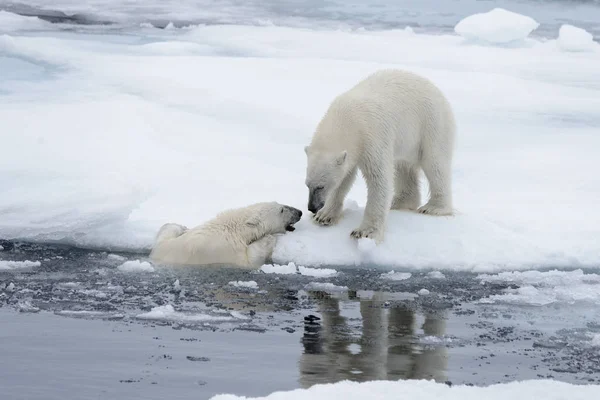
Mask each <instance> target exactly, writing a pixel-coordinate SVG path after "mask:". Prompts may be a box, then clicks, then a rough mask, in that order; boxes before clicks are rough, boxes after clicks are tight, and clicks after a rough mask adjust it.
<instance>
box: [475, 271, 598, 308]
mask: <svg viewBox="0 0 600 400" xmlns="http://www.w3.org/2000/svg"><path fill="white" fill-rule="evenodd" d="M479 278H480V279H481V282H482V283H486V282H494V283H498V282H503V283H504V282H505V283H514V284H517V285H519V287H518V288H508V289H505V290H504V293H503V294H497V295H492V296H489V297H487V298H484V299H482V300H480V302H481V303H500V304H515V305H531V306H544V305H548V304H574V303H581V302H585V303H590V304H594V305H597V304H600V275H598V274H593V273H585V272H584V271H582V270H581V269H578V270H574V271H558V270H551V271H544V272H542V271H523V272H502V273H499V274H496V275H488V274H483V275H480V276H479Z"/></svg>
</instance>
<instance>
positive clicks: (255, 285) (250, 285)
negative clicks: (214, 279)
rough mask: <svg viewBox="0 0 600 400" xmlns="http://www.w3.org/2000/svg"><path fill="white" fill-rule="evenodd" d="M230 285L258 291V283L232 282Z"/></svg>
mask: <svg viewBox="0 0 600 400" xmlns="http://www.w3.org/2000/svg"><path fill="white" fill-rule="evenodd" d="M229 284H230V285H231V286H235V287H239V288H247V289H258V283H256V281H231V282H229Z"/></svg>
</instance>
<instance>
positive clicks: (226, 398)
mask: <svg viewBox="0 0 600 400" xmlns="http://www.w3.org/2000/svg"><path fill="white" fill-rule="evenodd" d="M398 393H402V398H407V399H413V400H430V399H442V398H443V399H445V400H475V399H487V400H505V399H507V398H511V399H515V400H521V399H533V398H544V399H545V400H563V399H569V400H590V399H594V398H597V397H598V396H599V395H600V386H599V385H573V384H570V383H565V382H559V381H553V380H548V379H539V380H528V381H521V382H510V383H503V384H496V385H490V386H483V387H478V386H467V385H453V386H452V387H450V386H448V385H446V384H444V383H436V382H434V381H426V380H400V381H395V382H394V381H372V382H361V383H359V382H351V381H341V382H337V383H333V384H324V385H314V386H312V387H310V388H308V389H296V390H291V391H285V392H283V391H280V392H274V393H272V394H270V395H268V396H265V397H253V398H252V399H255V400H259V399H264V400H284V399H285V400H304V399H306V400H308V399H311V400H321V399H337V398H339V399H342V398H343V399H346V400H359V399H360V400H370V399H378V400H387V399H397V398H398ZM238 399H239V400H242V399H247V400H250V399H251V398H249V397H243V396H239V397H238V396H235V395H230V394H222V395H217V396H214V397H212V398H211V400H238Z"/></svg>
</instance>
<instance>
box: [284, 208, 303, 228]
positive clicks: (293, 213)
mask: <svg viewBox="0 0 600 400" xmlns="http://www.w3.org/2000/svg"><path fill="white" fill-rule="evenodd" d="M284 207H285V209H286V211H287V214H288V221H287V223H286V225H285V230H286V231H288V232H293V231H294V230H295V229H296V228H294V224H295V223H296V222H298V221H300V219H301V218H302V211H300V210H298V209H297V208H294V207H290V206H284Z"/></svg>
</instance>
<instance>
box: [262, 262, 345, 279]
mask: <svg viewBox="0 0 600 400" xmlns="http://www.w3.org/2000/svg"><path fill="white" fill-rule="evenodd" d="M260 270H261V271H262V272H264V273H265V274H280V275H292V274H298V275H304V276H312V277H315V278H329V277H332V276H335V275H336V274H337V271H336V270H335V269H331V268H309V267H303V266H301V265H299V266H296V264H294V263H293V262H291V263H289V264H286V265H279V264H265V265H263V266H262V267H260Z"/></svg>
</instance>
